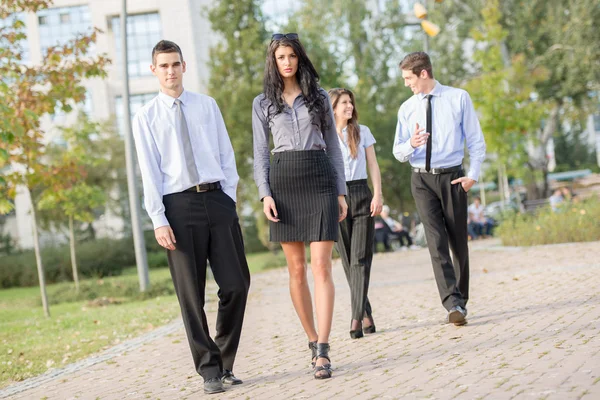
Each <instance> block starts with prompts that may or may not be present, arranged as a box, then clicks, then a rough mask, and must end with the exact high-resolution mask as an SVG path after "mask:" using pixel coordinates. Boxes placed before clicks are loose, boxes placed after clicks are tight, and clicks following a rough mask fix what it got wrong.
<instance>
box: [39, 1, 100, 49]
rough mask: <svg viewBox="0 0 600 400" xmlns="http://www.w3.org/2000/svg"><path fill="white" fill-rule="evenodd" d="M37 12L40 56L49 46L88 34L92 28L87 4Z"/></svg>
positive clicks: (61, 43)
mask: <svg viewBox="0 0 600 400" xmlns="http://www.w3.org/2000/svg"><path fill="white" fill-rule="evenodd" d="M37 14H38V22H39V25H40V46H41V50H42V56H45V55H46V52H47V51H48V48H49V47H52V46H56V45H63V44H65V43H66V42H68V41H70V40H73V39H75V38H76V37H77V36H78V35H82V34H89V33H90V32H91V30H92V24H91V21H90V11H89V7H88V6H87V5H83V6H74V7H60V8H48V9H45V10H40V11H38V13H37ZM92 51H93V49H92Z"/></svg>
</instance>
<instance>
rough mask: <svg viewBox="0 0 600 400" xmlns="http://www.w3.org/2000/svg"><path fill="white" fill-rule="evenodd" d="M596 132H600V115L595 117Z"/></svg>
mask: <svg viewBox="0 0 600 400" xmlns="http://www.w3.org/2000/svg"><path fill="white" fill-rule="evenodd" d="M594 131H596V132H600V115H594Z"/></svg>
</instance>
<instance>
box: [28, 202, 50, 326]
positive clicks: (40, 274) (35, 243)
mask: <svg viewBox="0 0 600 400" xmlns="http://www.w3.org/2000/svg"><path fill="white" fill-rule="evenodd" d="M31 216H32V217H33V249H34V251H35V261H36V264H37V272H38V279H39V281H40V293H41V295H42V307H43V308H44V315H45V316H46V317H50V308H49V307H48V295H47V294H46V278H45V277H44V266H43V265H42V255H41V253H40V239H39V236H38V228H37V217H36V214H35V206H34V205H33V202H32V203H31Z"/></svg>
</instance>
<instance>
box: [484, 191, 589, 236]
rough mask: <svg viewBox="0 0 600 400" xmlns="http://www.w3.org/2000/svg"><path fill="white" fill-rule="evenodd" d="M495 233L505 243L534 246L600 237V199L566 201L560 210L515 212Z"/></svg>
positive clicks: (547, 209)
mask: <svg viewBox="0 0 600 400" xmlns="http://www.w3.org/2000/svg"><path fill="white" fill-rule="evenodd" d="M495 232H496V234H497V236H498V237H500V238H501V239H502V243H503V244H504V245H506V246H533V245H538V244H553V243H567V242H589V241H595V240H600V201H599V200H598V198H590V199H588V200H586V201H582V202H579V203H567V204H564V205H563V206H562V207H561V208H559V210H558V211H557V212H553V211H552V210H551V209H550V208H544V209H542V210H540V211H539V212H538V213H536V214H514V215H511V216H507V217H506V218H505V219H503V221H502V223H501V224H500V226H499V227H498V228H497V229H496V231H495Z"/></svg>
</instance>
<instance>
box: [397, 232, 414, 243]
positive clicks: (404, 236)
mask: <svg viewBox="0 0 600 400" xmlns="http://www.w3.org/2000/svg"><path fill="white" fill-rule="evenodd" d="M393 235H394V236H396V237H398V242H400V246H406V247H410V246H412V244H413V242H412V239H411V238H410V234H409V233H408V232H407V231H400V232H394V233H393Z"/></svg>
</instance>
